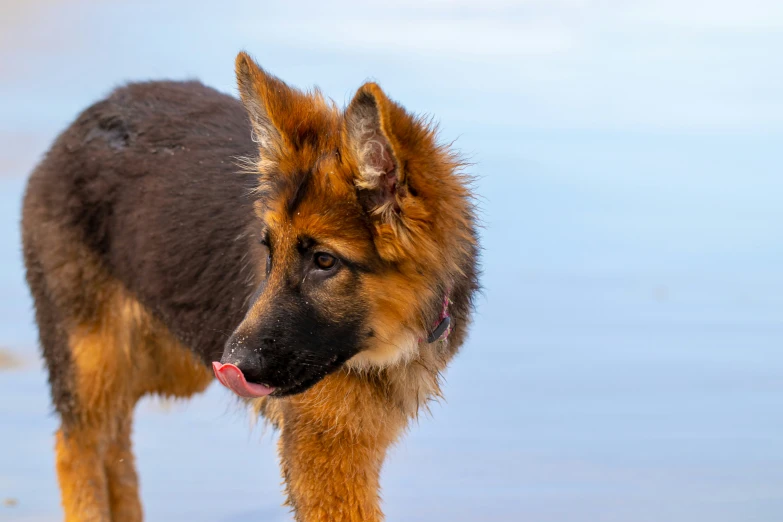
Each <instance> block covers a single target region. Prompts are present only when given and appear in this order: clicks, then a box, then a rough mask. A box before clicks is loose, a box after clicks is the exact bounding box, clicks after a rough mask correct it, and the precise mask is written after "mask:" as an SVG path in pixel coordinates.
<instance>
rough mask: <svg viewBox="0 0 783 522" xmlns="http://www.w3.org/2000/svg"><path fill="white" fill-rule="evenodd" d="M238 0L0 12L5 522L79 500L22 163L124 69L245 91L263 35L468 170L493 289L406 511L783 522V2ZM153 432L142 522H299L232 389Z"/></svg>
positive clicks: (265, 52) (395, 456)
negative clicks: (426, 115)
mask: <svg viewBox="0 0 783 522" xmlns="http://www.w3.org/2000/svg"><path fill="white" fill-rule="evenodd" d="M223 4H226V3H221V6H222V7H221V8H220V9H218V8H217V7H207V6H202V5H199V4H198V3H196V4H195V5H194V4H192V3H188V4H183V3H180V2H171V3H166V5H165V6H159V5H152V4H145V3H144V2H142V3H139V4H138V5H136V4H134V6H128V5H121V4H120V3H113V2H100V3H99V2H93V1H89V0H80V1H77V2H73V3H69V4H68V5H67V6H65V4H59V3H55V2H47V1H44V0H36V1H35V2H28V3H17V4H14V5H4V6H3V7H2V8H0V9H2V11H4V12H5V15H6V16H0V20H5V21H3V22H0V238H2V240H1V241H0V295H2V299H0V350H1V351H0V520H3V521H5V520H8V521H11V520H14V521H51V520H59V519H61V512H60V508H59V499H58V491H57V485H56V480H55V476H54V466H53V451H52V447H53V438H52V434H53V432H54V430H55V429H56V419H55V418H54V417H53V416H52V414H51V408H50V404H49V398H48V389H47V385H46V376H45V374H44V372H43V371H42V363H41V360H40V358H39V356H38V352H37V348H36V333H35V329H34V325H33V322H32V313H31V306H32V305H31V301H30V298H29V296H28V294H27V291H26V288H25V286H24V282H23V270H22V265H21V256H20V252H19V234H18V216H19V207H20V201H21V196H22V191H23V189H24V178H25V176H26V175H27V173H28V172H29V171H30V170H31V169H32V167H33V165H34V164H35V162H36V161H37V159H38V158H39V157H40V156H41V154H42V153H43V152H44V150H45V149H46V147H47V146H48V144H49V143H50V142H51V140H52V139H53V138H54V136H55V135H56V133H57V132H58V131H59V130H60V129H61V128H63V127H64V126H65V125H66V124H67V123H68V122H69V121H70V120H72V119H73V117H74V116H75V115H76V114H77V112H78V111H79V110H81V109H82V108H84V107H85V106H86V105H87V104H88V103H90V102H91V101H94V100H96V99H97V98H98V97H99V96H101V95H103V94H105V93H106V92H108V90H110V88H111V87H112V86H113V85H116V84H118V83H120V82H122V81H124V80H127V79H144V78H160V77H170V78H188V77H194V76H195V77H199V78H201V79H203V80H204V81H205V82H207V83H209V84H211V85H214V86H216V87H218V88H220V89H223V90H225V91H227V92H234V91H233V78H232V60H233V55H234V54H235V52H236V51H237V50H239V49H242V48H246V49H248V50H249V51H250V52H251V53H252V54H254V55H255V56H256V58H257V59H258V60H259V61H260V62H261V63H262V64H263V65H264V66H266V67H267V68H268V69H270V70H271V71H272V72H274V73H275V74H277V75H279V76H281V77H282V78H283V79H285V80H287V81H290V82H292V83H293V84H295V85H299V86H302V87H306V86H308V85H310V84H312V83H313V82H317V83H319V84H320V85H321V86H322V88H323V90H324V92H325V93H326V94H327V95H329V96H331V97H333V98H334V99H335V100H336V101H337V102H338V103H343V102H344V101H345V100H346V99H349V98H350V96H351V94H352V92H353V90H354V89H356V88H357V87H358V86H359V85H360V84H361V82H362V81H363V80H364V79H366V78H370V77H372V78H374V79H376V80H378V81H379V82H380V83H381V84H382V85H383V86H384V88H386V89H387V90H388V91H389V93H390V94H391V95H392V97H394V98H395V99H399V100H401V101H402V102H403V103H404V104H406V105H407V106H409V107H410V108H411V109H413V110H416V111H429V112H432V113H434V114H436V115H437V116H438V117H439V119H440V121H441V128H442V135H443V139H444V140H453V139H457V142H456V145H457V146H458V147H459V148H461V149H462V150H463V151H465V152H466V153H467V154H468V155H469V156H470V158H471V160H472V161H473V162H474V163H475V165H474V166H473V167H472V168H471V169H472V172H473V173H475V174H476V175H477V176H478V177H479V180H478V182H477V191H478V193H479V194H480V195H481V200H480V203H481V206H482V209H483V210H482V212H483V214H482V218H483V221H484V225H485V227H484V229H483V231H482V236H483V246H484V249H485V250H484V255H483V265H484V277H483V284H484V287H485V289H484V292H483V294H482V296H481V297H479V299H478V301H477V306H478V310H477V314H476V319H475V324H474V326H473V330H472V334H471V337H470V340H469V342H468V343H467V344H466V345H465V347H464V349H463V351H462V353H461V354H460V355H459V357H458V358H457V359H456V360H455V361H454V363H453V365H452V367H451V368H450V369H449V371H448V372H447V374H446V379H447V382H446V386H445V396H446V401H445V402H443V403H442V404H437V405H435V406H434V407H433V412H432V416H431V417H425V418H422V419H421V420H420V422H419V423H418V424H416V425H414V426H412V427H411V430H410V433H409V435H408V436H407V437H406V438H405V439H403V440H402V441H401V442H400V443H399V444H398V445H397V446H396V447H395V448H394V449H393V451H392V452H391V454H390V457H389V459H388V461H387V464H386V466H385V468H384V471H383V477H382V484H383V498H384V507H385V510H386V513H387V517H388V519H389V520H391V521H394V520H409V521H417V520H421V521H425V520H427V521H429V520H453V521H472V520H493V521H519V520H535V521H539V522H550V521H551V522H580V521H583V522H593V521H597V520H600V521H605V522H611V521H616V522H631V521H633V522H647V521H649V522H658V521H661V520H666V521H669V522H693V521H696V520H709V521H711V522H722V521H737V522H750V521H770V522H771V521H776V520H783V438H782V437H781V433H783V416H781V411H783V352H781V348H782V347H783V270H782V269H781V267H782V266H783V236H781V233H780V231H781V223H783V205H781V199H783V177H781V176H780V174H781V172H783V161H782V160H781V156H780V144H781V143H783V112H781V108H782V107H783V98H781V94H780V93H781V92H783V89H781V87H783V79H781V77H780V75H779V74H778V73H776V72H774V71H772V72H771V70H770V68H769V67H768V62H767V61H765V58H764V57H765V56H766V57H769V56H770V55H769V54H768V53H769V51H768V49H773V48H777V49H780V46H781V44H783V40H782V39H781V37H780V33H775V32H774V31H771V30H769V31H768V30H766V29H764V27H773V28H774V27H783V23H781V24H779V25H776V24H778V21H777V20H778V19H777V18H776V16H777V15H778V14H779V13H778V11H776V10H775V9H777V8H775V7H774V5H773V4H772V3H770V4H769V6H770V7H769V9H770V11H769V12H767V11H764V12H761V11H758V9H759V8H758V6H760V5H767V4H764V3H763V2H760V3H759V2H757V3H756V4H754V6H755V7H753V6H751V7H748V8H747V10H746V11H743V12H742V13H741V14H742V15H743V16H744V17H743V16H731V15H732V14H733V13H732V12H726V10H727V9H728V7H727V5H728V4H726V5H723V4H721V5H719V6H717V7H716V8H715V10H714V11H711V13H708V14H705V16H707V15H708V16H707V18H708V19H707V20H706V21H705V20H704V19H703V18H702V17H700V16H691V15H692V13H691V10H689V8H687V5H686V4H687V2H686V4H683V6H681V8H678V9H674V8H672V7H671V6H669V7H667V6H668V5H669V3H667V2H663V3H661V4H660V5H661V6H662V7H659V9H658V10H657V11H655V12H647V11H644V10H642V8H641V7H640V6H636V8H634V9H631V8H626V7H623V6H624V5H625V4H623V6H620V5H619V4H618V6H617V9H615V10H613V11H612V13H611V14H608V13H604V14H606V16H600V17H599V16H598V15H596V14H595V13H593V12H592V10H590V9H583V8H582V7H580V6H581V5H582V3H580V2H565V1H563V2H560V1H557V2H551V3H536V2H531V3H520V4H519V5H516V4H515V3H513V2H511V3H509V2H500V1H494V0H493V1H490V2H488V3H486V5H483V4H485V3H482V5H483V7H482V8H481V9H479V8H478V7H476V6H474V5H473V4H472V3H467V2H455V3H454V4H452V7H451V8H450V9H451V10H449V11H448V12H447V11H446V9H447V6H446V5H445V4H442V3H438V2H434V3H426V2H425V3H419V2H403V4H402V7H403V8H404V10H405V12H406V13H407V14H408V15H409V16H407V15H406V16H405V17H402V16H401V15H399V13H397V14H395V13H396V12H394V13H393V12H392V11H390V10H388V9H387V8H384V7H380V6H366V7H365V8H364V10H357V6H355V5H352V4H349V3H341V4H340V14H339V16H338V14H336V12H332V11H327V10H325V8H323V7H319V6H316V5H314V6H311V7H308V8H302V7H301V6H300V7H298V8H297V9H294V8H293V7H286V6H285V5H276V6H274V7H267V8H265V9H261V8H260V7H259V6H256V5H252V3H234V4H232V3H230V2H229V3H228V4H230V7H231V9H225V7H228V6H229V5H228V4H227V5H226V6H223ZM297 5H298V4H297ZM678 5H680V4H678ZM667 9H668V10H667ZM754 9H755V11H754ZM689 13H691V14H689ZM765 13H766V14H765ZM762 15H763V16H762ZM754 17H756V18H754ZM754 20H763V21H765V24H766V25H764V24H761V25H758V24H757V25H754V23H753V22H754ZM781 20H783V18H781ZM748 27H750V29H749V28H748ZM325 28H328V30H327V29H325ZM405 31H408V32H407V33H406V32H405ZM402 34H408V35H409V38H407V39H406V41H405V42H400V41H399V35H402ZM644 35H647V36H646V37H643V36H644ZM727 49H731V52H723V51H725V50H727ZM765 53H767V54H765ZM702 63H704V64H709V65H710V67H705V68H702V69H700V68H699V67H696V66H695V65H694V64H702ZM773 69H774V68H773ZM778 69H779V68H778ZM674 78H677V81H675V80H674ZM762 79H763V81H762ZM761 85H766V87H764V88H762V87H760V86H761ZM134 443H135V447H136V453H137V456H138V467H139V471H140V476H141V481H142V496H143V500H144V504H145V508H146V513H147V518H148V520H151V521H171V522H173V521H216V520H217V521H226V522H229V521H237V522H238V521H244V520H265V521H266V520H269V521H274V520H290V515H289V514H288V511H287V509H286V508H284V507H281V504H282V501H283V498H282V494H281V487H280V481H281V479H280V475H279V471H278V468H277V463H276V460H275V438H274V435H273V434H272V433H271V431H270V430H265V429H264V428H263V426H261V425H259V426H255V427H251V425H250V420H249V418H248V416H247V415H246V413H245V412H243V411H242V410H241V409H240V408H239V406H238V405H237V404H236V402H235V401H234V400H233V399H232V398H231V396H230V395H229V393H228V392H227V391H225V390H223V389H221V388H219V387H218V386H217V385H213V386H211V387H210V389H209V390H208V391H207V392H206V393H205V394H203V395H202V396H199V397H197V398H195V399H193V400H191V401H189V402H184V403H163V402H160V401H157V400H145V401H144V402H143V403H142V404H141V405H140V406H139V409H138V414H137V419H136V425H135V432H134ZM4 499H14V500H15V501H16V504H15V505H13V506H11V505H8V506H4V505H3V504H2V501H3V500H4ZM11 503H13V502H11Z"/></svg>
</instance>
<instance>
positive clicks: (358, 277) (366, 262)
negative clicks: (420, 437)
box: [22, 55, 477, 522]
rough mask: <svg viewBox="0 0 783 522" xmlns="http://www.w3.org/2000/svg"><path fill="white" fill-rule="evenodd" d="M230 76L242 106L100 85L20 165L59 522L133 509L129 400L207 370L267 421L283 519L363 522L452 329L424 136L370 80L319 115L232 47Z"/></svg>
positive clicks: (440, 202) (448, 257) (452, 264)
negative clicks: (343, 107)
mask: <svg viewBox="0 0 783 522" xmlns="http://www.w3.org/2000/svg"><path fill="white" fill-rule="evenodd" d="M237 74H238V79H239V87H240V93H241V94H242V98H243V101H244V105H245V107H244V108H243V106H242V104H241V103H240V102H239V101H238V100H236V99H234V98H231V97H229V96H226V95H223V94H220V93H218V92H216V91H214V90H212V89H209V88H206V87H204V86H202V85H201V84H199V83H196V82H189V83H175V82H156V83H146V84H135V85H129V86H127V87H124V88H121V89H118V90H117V91H115V92H114V93H113V94H112V95H111V96H110V97H109V98H108V99H106V100H105V101H102V102H99V103H98V104H96V105H94V106H92V107H91V108H89V109H88V110H86V111H85V112H84V113H83V114H82V115H80V116H79V118H78V119H77V121H76V122H75V123H74V124H73V125H72V126H71V127H70V128H69V129H68V130H67V131H65V132H64V133H63V134H62V135H61V136H60V137H59V138H58V140H57V141H56V142H55V144H54V145H53V147H52V149H51V150H50V152H49V153H48V155H47V157H46V158H45V159H44V161H43V162H42V163H41V165H40V166H39V167H38V168H37V169H36V171H35V172H34V173H33V175H32V176H31V178H30V182H29V185H28V189H27V193H26V196H25V202H24V210H23V223H22V227H23V241H24V255H25V263H26V266H27V279H28V283H29V285H30V288H31V291H32V294H33V297H34V300H35V304H36V319H37V322H38V325H39V330H40V338H41V344H42V348H43V352H44V356H45V358H46V361H47V364H48V367H49V372H50V382H51V385H52V396H53V400H54V404H55V407H56V410H57V412H58V413H59V415H60V417H61V421H62V425H61V429H60V431H59V432H58V434H57V443H56V444H57V448H56V452H57V470H58V476H59V480H60V486H61V489H62V494H63V505H64V508H65V513H66V519H67V520H69V521H75V520H102V521H108V520H113V521H115V522H118V521H126V520H130V521H133V520H140V519H141V505H140V503H139V499H138V491H137V479H136V473H135V470H134V464H133V455H132V452H131V447H130V430H131V421H132V414H133V408H134V405H135V403H136V402H137V401H138V399H139V398H141V397H142V396H144V395H146V394H151V393H152V394H161V395H166V396H175V397H187V396H190V395H192V394H194V393H197V392H200V391H202V390H204V389H205V388H206V387H207V386H208V385H209V383H210V382H211V381H212V375H211V373H210V371H209V364H210V363H213V364H214V365H215V372H216V374H217V375H218V378H219V379H220V380H221V382H223V383H224V384H226V385H227V386H229V387H230V388H231V389H233V390H234V391H235V392H237V393H238V394H239V395H242V396H245V397H248V398H250V400H251V401H252V402H253V404H254V406H255V407H256V408H257V409H258V410H259V411H260V412H261V413H262V414H264V416H266V417H267V418H268V419H269V420H270V421H271V422H273V423H274V424H275V425H276V426H277V427H278V428H280V431H281V436H280V455H281V464H282V468H283V475H284V478H285V481H286V492H287V496H288V502H289V504H290V505H291V506H292V507H293V509H294V512H295V515H296V518H297V520H308V521H310V520H324V521H325V520H379V519H381V518H382V513H381V511H380V507H379V498H378V476H379V472H380V467H381V464H382V462H383V458H384V455H385V452H386V449H387V448H388V446H389V445H390V444H391V443H393V441H394V440H395V439H396V438H397V437H398V436H399V434H400V433H401V431H402V430H403V429H404V427H405V425H406V423H407V422H408V420H409V419H410V418H412V417H414V416H415V415H416V414H417V412H418V409H419V408H420V407H421V406H422V405H425V404H426V401H427V400H429V399H431V398H432V397H434V396H437V395H438V394H439V390H438V375H439V372H440V371H442V370H443V369H444V368H445V366H446V364H447V362H448V361H449V360H450V359H451V357H452V356H453V355H454V353H455V352H456V350H457V348H458V347H459V345H460V344H461V343H462V342H463V340H464V337H465V334H466V326H467V324H468V322H469V314H470V301H471V297H472V294H473V292H474V291H475V289H476V286H477V283H476V252H477V243H476V237H475V232H474V229H473V227H474V216H473V206H472V203H471V197H470V193H469V191H468V188H467V186H466V183H465V179H464V178H463V177H462V176H460V175H459V174H458V172H457V169H458V167H459V165H458V162H456V160H455V159H454V157H453V156H452V155H451V154H450V153H449V151H448V150H447V149H444V148H442V147H439V146H437V145H436V144H435V142H434V134H433V131H432V129H431V128H430V127H429V126H427V125H425V124H424V123H423V122H422V121H420V120H417V119H414V118H412V117H410V116H408V115H407V114H406V113H405V112H404V111H403V110H402V109H401V108H400V107H399V106H397V105H396V104H394V103H393V102H391V101H389V100H388V99H387V98H386V97H385V95H384V94H383V93H382V91H380V89H379V88H378V87H377V86H375V85H373V84H368V85H366V86H365V87H363V88H362V89H361V90H360V91H359V94H357V97H356V98H355V99H354V101H353V102H352V104H351V105H350V106H349V108H348V109H347V111H346V112H345V113H342V112H339V111H337V110H336V109H335V108H334V107H333V105H330V104H328V103H326V102H325V101H324V100H323V99H322V98H321V97H320V95H318V94H317V93H316V94H309V95H308V94H303V93H301V92H299V91H295V90H293V89H290V88H288V87H287V86H285V84H283V83H282V82H280V81H279V80H277V79H275V78H273V77H271V76H268V75H266V74H265V73H263V71H261V70H260V69H258V68H257V66H255V64H254V63H253V62H252V61H251V60H250V59H249V58H247V57H246V56H245V55H240V57H239V58H238V61H237ZM248 115H249V122H248ZM251 137H252V138H253V139H251ZM237 158H252V161H253V163H252V164H249V165H250V167H252V168H245V172H244V173H237V166H236V163H237ZM256 160H257V161H256ZM246 167H247V166H246ZM444 303H445V304H444ZM444 318H445V322H444ZM449 321H451V324H450V323H449ZM451 325H453V326H451ZM444 326H445V327H450V326H451V327H450V328H444ZM438 327H439V330H438V331H439V332H441V334H442V335H441V336H440V337H439V338H438V339H434V340H433V339H430V340H431V341H433V342H431V343H428V342H427V341H426V340H424V339H426V338H427V336H428V335H429V334H431V333H432V332H431V330H433V329H434V328H438ZM215 361H222V362H223V363H225V364H221V363H217V362H215ZM226 372H227V373H226ZM270 394H271V395H272V397H271V398H269V397H267V395H270Z"/></svg>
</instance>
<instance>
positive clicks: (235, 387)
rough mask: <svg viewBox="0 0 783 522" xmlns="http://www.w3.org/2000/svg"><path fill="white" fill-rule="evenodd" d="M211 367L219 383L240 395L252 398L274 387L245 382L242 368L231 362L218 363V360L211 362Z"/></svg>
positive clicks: (266, 392) (270, 390)
mask: <svg viewBox="0 0 783 522" xmlns="http://www.w3.org/2000/svg"><path fill="white" fill-rule="evenodd" d="M212 369H213V370H215V377H217V380H219V381H220V384H222V385H223V386H225V387H226V388H228V389H229V390H231V391H233V392H234V393H236V394H237V395H239V396H240V397H245V398H248V399H252V398H255V397H265V396H267V395H269V394H270V393H272V392H273V391H275V389H274V388H270V387H268V386H264V385H263V384H255V383H252V382H247V380H246V379H245V375H244V374H243V373H242V370H240V369H239V368H237V367H236V366H234V365H233V364H220V363H219V362H213V363H212Z"/></svg>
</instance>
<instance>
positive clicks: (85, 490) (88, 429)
mask: <svg viewBox="0 0 783 522" xmlns="http://www.w3.org/2000/svg"><path fill="white" fill-rule="evenodd" d="M107 290H109V289H107ZM69 346H70V350H71V354H72V357H73V364H74V368H75V381H76V383H75V385H76V386H75V390H76V394H77V397H78V404H79V408H80V409H79V411H78V412H76V415H75V417H74V419H73V420H71V421H70V423H69V424H65V425H63V427H62V428H61V430H60V431H59V432H58V436H57V446H56V450H57V472H58V478H59V481H60V486H61V489H62V501H63V507H64V509H65V513H66V520H67V521H69V522H71V521H82V520H89V521H92V520H96V521H110V520H112V521H115V522H118V521H138V520H141V519H142V511H141V504H140V501H139V496H138V485H137V477H136V471H135V467H134V457H133V452H132V449H131V423H132V417H133V409H134V406H135V404H136V402H137V401H138V400H139V399H140V398H141V397H143V396H144V395H147V394H159V395H162V396H166V397H189V396H191V395H193V394H194V393H198V392H201V391H203V390H204V389H205V388H206V387H207V385H208V384H209V383H210V382H211V380H212V375H211V374H210V373H209V371H208V370H207V369H206V368H205V367H204V365H203V364H201V363H200V362H199V361H198V360H197V359H196V357H195V356H194V355H193V354H192V353H191V352H189V351H188V350H187V349H185V348H184V347H182V346H181V345H180V344H179V343H178V342H177V341H175V340H174V339H173V338H172V337H171V334H169V333H168V331H167V330H166V329H165V327H163V325H161V324H160V323H159V322H158V321H156V320H155V319H154V318H152V317H151V316H150V315H149V314H148V313H147V312H146V311H145V310H144V308H143V307H142V306H141V305H140V304H139V303H138V302H137V301H136V300H135V299H133V298H132V297H130V296H129V295H127V293H126V292H125V291H124V290H122V288H121V287H120V286H119V285H118V284H115V285H113V288H111V289H110V290H109V293H108V294H106V298H105V300H104V303H103V306H102V308H101V310H100V313H99V314H98V316H97V317H96V319H95V321H94V322H90V323H84V324H80V325H78V326H76V327H75V328H74V329H73V332H72V333H71V334H70V338H69Z"/></svg>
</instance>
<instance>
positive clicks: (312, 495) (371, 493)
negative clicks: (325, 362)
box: [275, 372, 406, 522]
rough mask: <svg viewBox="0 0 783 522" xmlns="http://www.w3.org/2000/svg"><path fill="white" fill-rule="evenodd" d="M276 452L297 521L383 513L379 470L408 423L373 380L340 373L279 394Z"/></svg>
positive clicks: (367, 521) (367, 519)
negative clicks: (282, 396)
mask: <svg viewBox="0 0 783 522" xmlns="http://www.w3.org/2000/svg"><path fill="white" fill-rule="evenodd" d="M275 402H278V404H277V405H276V406H277V407H279V408H280V410H279V413H280V414H282V415H281V417H282V419H280V420H281V421H282V422H281V423H280V424H281V426H280V427H281V436H280V445H279V451H280V459H281V464H282V469H283V476H284V478H285V482H286V492H287V495H288V504H289V505H291V507H293V509H294V513H295V516H296V520H297V521H298V522H316V521H319V522H327V521H330V522H331V521H355V522H359V521H362V522H371V521H380V520H383V513H382V512H381V508H380V496H379V491H378V490H379V483H378V481H379V475H380V471H381V465H382V464H383V460H384V457H385V455H386V450H387V449H388V447H389V445H390V444H392V443H393V442H394V440H395V439H396V438H397V436H398V435H399V434H400V432H401V431H402V429H403V428H404V426H405V423H406V419H405V415H404V414H403V413H402V411H401V410H400V409H399V408H398V407H396V406H395V404H394V403H393V401H392V400H390V398H389V397H388V396H387V393H386V392H385V391H384V388H383V387H382V386H381V385H380V384H379V383H378V382H377V381H375V380H374V379H372V378H367V377H363V376H357V375H356V374H353V375H350V374H348V373H345V372H338V373H337V374H333V375H330V376H329V377H327V378H325V379H324V380H323V381H321V382H320V383H319V384H318V385H316V386H314V387H313V388H312V389H310V390H308V391H307V392H305V393H302V394H300V395H296V396H293V397H290V398H286V399H280V400H279V401H275Z"/></svg>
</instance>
